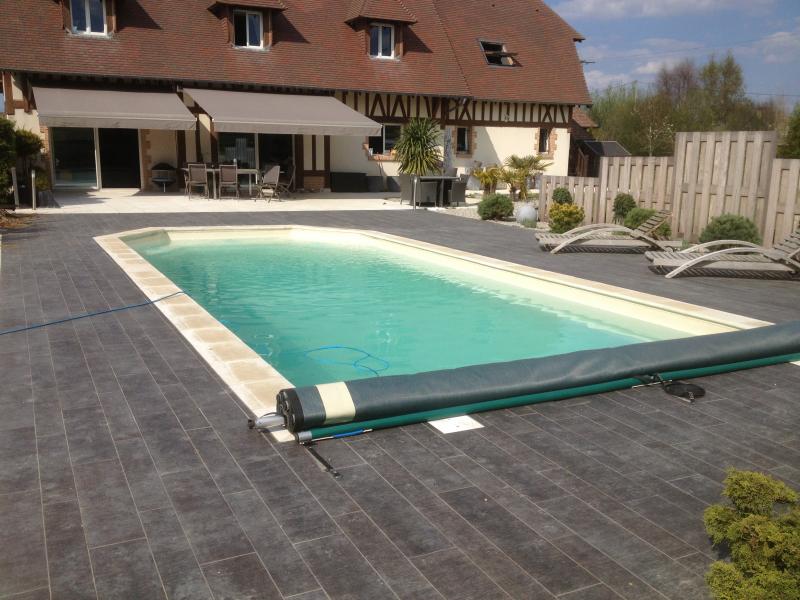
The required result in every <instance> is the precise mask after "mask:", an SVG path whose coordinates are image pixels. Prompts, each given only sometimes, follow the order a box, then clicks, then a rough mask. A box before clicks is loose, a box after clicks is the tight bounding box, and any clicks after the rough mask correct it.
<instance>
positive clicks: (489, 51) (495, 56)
mask: <svg viewBox="0 0 800 600" xmlns="http://www.w3.org/2000/svg"><path fill="white" fill-rule="evenodd" d="M481 50H483V54H484V56H485V57H486V62H487V63H489V64H490V65H495V66H497V67H513V66H515V65H516V64H517V63H516V61H515V60H514V56H515V55H514V53H513V52H508V51H507V50H506V45H505V44H502V43H500V42H481Z"/></svg>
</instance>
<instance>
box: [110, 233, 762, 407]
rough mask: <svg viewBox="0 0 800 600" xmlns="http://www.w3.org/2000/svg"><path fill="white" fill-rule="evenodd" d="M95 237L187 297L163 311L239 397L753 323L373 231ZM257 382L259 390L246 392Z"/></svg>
mask: <svg viewBox="0 0 800 600" xmlns="http://www.w3.org/2000/svg"><path fill="white" fill-rule="evenodd" d="M98 242H99V243H101V245H103V246H104V247H105V248H106V250H107V251H109V253H111V255H112V256H113V257H114V258H115V260H117V262H118V263H119V264H120V265H121V266H123V268H125V269H126V270H127V271H128V273H129V274H130V275H131V276H132V277H133V278H134V280H136V281H137V283H139V285H140V286H141V287H142V288H143V289H144V290H145V292H146V293H147V294H148V296H150V297H151V298H156V297H160V296H163V295H166V294H167V293H169V292H172V291H174V290H175V289H181V290H183V291H185V292H186V294H187V295H188V297H189V298H184V299H178V300H170V301H169V302H164V303H162V305H160V308H161V309H162V310H163V311H164V312H165V313H166V314H167V315H168V316H170V318H171V319H172V320H173V322H175V323H176V325H178V327H179V329H181V331H182V332H183V333H184V335H186V336H187V337H188V338H190V340H191V341H192V342H193V343H194V344H195V346H196V347H197V348H198V350H200V352H201V354H203V355H204V356H205V357H206V358H207V359H209V361H210V362H212V366H214V367H215V368H216V369H217V371H218V372H220V371H221V370H222V371H226V370H227V372H220V374H221V375H223V378H224V379H226V381H229V383H231V381H230V379H229V378H228V377H227V375H232V376H233V379H234V380H236V379H237V378H238V380H239V383H241V382H244V383H245V384H248V385H245V386H244V387H247V388H248V390H247V391H246V393H245V395H247V394H250V395H259V396H261V405H262V406H265V405H269V404H270V402H271V400H270V398H269V396H270V395H272V399H274V391H277V389H276V388H279V387H280V386H285V385H287V384H289V383H290V382H291V384H292V385H297V386H302V385H311V384H318V383H326V382H333V381H342V380H347V379H357V378H364V377H375V376H381V375H395V374H407V373H415V372H419V371H431V370H437V369H444V368H453V367H459V366H466V365H473V364H482V363H489V362H500V361H507V360H514V359H519V358H532V357H539V356H548V355H553V354H560V353H565V352H570V351H574V350H582V349H592V348H607V347H614V346H620V345H626V344H630V343H635V342H641V341H653V340H665V339H672V338H678V337H686V336H690V335H699V334H705V333H718V332H722V331H730V330H731V329H735V328H746V327H753V326H758V325H761V324H762V323H761V322H758V321H753V320H749V319H743V318H741V317H736V316H735V315H729V314H726V313H720V312H718V311H711V310H708V309H703V308H701V307H696V306H691V305H687V304H683V303H679V302H674V301H669V300H666V299H663V298H657V297H653V296H647V295H645V294H638V293H636V292H632V291H630V290H622V289H620V288H615V287H612V286H607V285H603V284H599V283H595V282H589V281H586V280H580V279H576V278H572V277H568V276H563V275H558V274H555V273H550V272H547V271H541V270H537V269H532V268H529V267H523V266H520V265H515V264H512V263H507V262H504V261H499V260H494V259H489V258H486V257H480V256H476V255H470V254H467V253H463V252H458V251H455V250H451V249H447V248H442V247H438V246H433V245H430V244H424V243H420V242H415V241H412V240H407V239H405V238H399V237H396V236H390V235H387V234H378V233H375V232H354V231H346V230H336V229H326V228H305V227H286V226H283V227H250V228H247V227H245V228H205V229H192V228H186V229H180V228H176V229H169V230H164V229H148V230H143V231H138V232H128V233H125V234H120V235H117V236H107V237H104V238H98ZM131 249H133V250H131ZM532 251H534V250H533V249H532ZM165 277H166V278H165ZM198 305H199V306H198ZM737 320H738V322H737ZM215 327H216V329H214V328H215ZM231 334H233V335H231ZM233 339H237V340H241V342H244V344H245V345H246V346H247V349H248V351H250V352H252V353H253V356H248V355H246V353H245V352H244V351H242V350H241V349H240V348H234V342H233V341H232V340H233ZM241 342H240V345H241ZM256 355H257V357H258V358H259V360H260V362H262V363H264V364H265V365H268V366H269V368H270V369H271V371H270V372H269V373H267V374H266V375H259V376H256V375H254V374H251V373H250V372H249V371H248V369H250V370H252V369H254V368H255V367H256V366H257V365H255V364H254V363H255V362H258V361H256V360H255V357H256ZM245 363H247V365H245ZM220 365H221V366H220ZM245 367H247V368H245ZM237 371H238V373H237ZM267 380H269V382H268V383H269V385H266V383H265V382H267ZM256 381H261V383H262V384H264V385H261V386H260V387H259V388H258V389H256V387H255V385H254V382H256ZM232 386H233V387H234V388H235V387H236V385H235V382H234V383H232ZM240 387H241V386H240ZM262 406H259V409H258V410H260V409H261V407H262ZM253 410H254V412H256V410H257V409H253Z"/></svg>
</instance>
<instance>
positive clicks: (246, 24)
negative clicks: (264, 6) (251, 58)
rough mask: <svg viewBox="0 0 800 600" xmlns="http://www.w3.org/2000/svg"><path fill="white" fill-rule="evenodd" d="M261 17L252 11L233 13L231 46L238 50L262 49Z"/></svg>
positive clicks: (258, 13) (262, 30) (262, 28)
mask: <svg viewBox="0 0 800 600" xmlns="http://www.w3.org/2000/svg"><path fill="white" fill-rule="evenodd" d="M261 19H262V15H261V13H260V12H256V11H252V10H236V11H234V12H233V44H234V46H238V47H240V48H263V46H264V44H263V39H264V27H263V25H262V24H261Z"/></svg>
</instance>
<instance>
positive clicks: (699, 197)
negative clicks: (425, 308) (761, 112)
mask: <svg viewBox="0 0 800 600" xmlns="http://www.w3.org/2000/svg"><path fill="white" fill-rule="evenodd" d="M776 145H777V133H776V132H773V131H736V132H730V131H725V132H694V133H679V134H677V136H676V139H675V156H669V157H639V156H631V157H621V158H604V159H602V161H601V164H600V176H599V177H552V176H544V177H543V178H542V185H541V190H540V198H541V205H542V206H544V214H545V215H546V214H547V208H548V205H549V204H550V202H551V198H552V193H553V190H554V189H555V188H557V187H566V188H567V189H569V191H570V192H571V193H572V195H573V198H574V199H575V203H576V204H577V205H578V206H581V207H583V209H584V211H585V212H586V223H602V222H611V221H612V219H613V216H614V212H613V206H614V198H615V197H616V195H617V194H619V193H627V194H631V195H632V196H633V197H634V198H635V199H636V200H637V201H638V203H639V205H640V206H643V207H645V208H653V209H657V210H662V209H664V210H669V211H670V212H671V213H672V230H673V232H675V234H676V235H677V236H680V237H683V238H685V239H688V240H691V241H694V240H696V239H697V238H698V237H699V236H700V233H701V232H702V231H703V229H704V228H705V226H706V225H707V224H708V222H709V221H710V220H711V219H712V218H713V217H715V216H718V215H721V214H724V213H734V214H738V215H742V216H745V217H747V218H748V219H751V220H753V221H754V222H755V223H756V225H757V226H758V228H759V230H760V231H761V233H762V234H763V236H764V243H765V244H769V245H771V244H773V243H775V242H776V241H780V240H781V239H782V238H783V237H785V235H786V234H787V233H789V232H790V231H793V228H796V227H797V221H798V220H800V199H798V194H799V193H800V191H799V190H798V186H800V182H798V174H799V173H800V159H792V160H789V159H776V158H775V149H776Z"/></svg>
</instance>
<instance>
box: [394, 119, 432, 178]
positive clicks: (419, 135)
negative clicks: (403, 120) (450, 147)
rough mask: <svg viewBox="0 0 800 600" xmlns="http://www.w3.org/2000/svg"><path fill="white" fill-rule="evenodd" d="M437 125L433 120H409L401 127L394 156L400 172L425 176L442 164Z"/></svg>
mask: <svg viewBox="0 0 800 600" xmlns="http://www.w3.org/2000/svg"><path fill="white" fill-rule="evenodd" d="M440 137H441V132H440V129H439V123H438V122H436V121H434V120H433V119H420V118H415V119H411V120H410V121H409V122H408V124H407V125H406V126H405V127H403V131H402V132H401V134H400V139H399V140H398V141H397V144H396V145H395V147H394V154H395V157H396V158H397V160H399V161H400V172H401V173H410V174H413V175H427V174H428V173H433V172H434V171H437V170H438V169H439V166H440V165H441V164H442V150H441V146H440V143H439V142H440Z"/></svg>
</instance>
